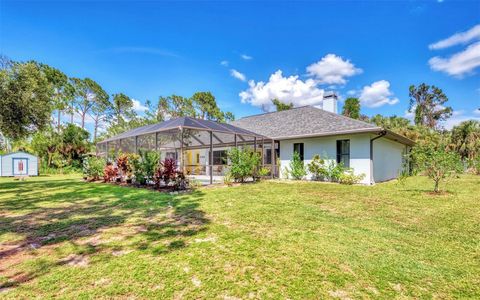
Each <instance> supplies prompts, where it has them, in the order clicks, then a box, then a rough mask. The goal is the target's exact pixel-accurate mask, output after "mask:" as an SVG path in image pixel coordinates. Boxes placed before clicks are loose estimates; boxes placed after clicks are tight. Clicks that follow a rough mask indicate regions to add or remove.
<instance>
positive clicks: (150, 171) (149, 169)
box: [130, 150, 160, 185]
mask: <svg viewBox="0 0 480 300" xmlns="http://www.w3.org/2000/svg"><path fill="white" fill-rule="evenodd" d="M138 153H139V155H138V156H132V157H131V158H130V160H131V163H132V165H133V175H134V176H135V182H136V183H138V184H141V185H145V184H147V182H148V181H151V180H153V176H154V175H155V171H156V169H157V167H158V163H159V161H160V155H159V154H158V153H157V152H155V151H142V150H140V151H139V152H138Z"/></svg>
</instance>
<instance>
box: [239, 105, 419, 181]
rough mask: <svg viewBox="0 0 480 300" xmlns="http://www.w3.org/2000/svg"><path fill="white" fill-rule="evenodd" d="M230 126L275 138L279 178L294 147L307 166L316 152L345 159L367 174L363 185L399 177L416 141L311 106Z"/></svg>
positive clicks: (272, 113)
mask: <svg viewBox="0 0 480 300" xmlns="http://www.w3.org/2000/svg"><path fill="white" fill-rule="evenodd" d="M331 107H333V106H331ZM232 125H234V126H238V127H240V128H244V129H247V130H250V131H253V132H256V133H258V134H261V135H264V136H267V137H269V138H271V139H273V140H275V142H276V146H275V149H276V154H277V157H278V158H279V161H280V168H281V170H280V172H279V174H278V175H279V177H280V178H282V176H283V174H284V172H283V170H284V169H285V168H286V167H288V166H289V165H290V161H291V159H292V156H293V153H294V151H297V152H298V153H299V154H300V157H301V158H302V159H303V160H304V162H305V164H308V163H309V162H310V161H311V159H312V158H313V156H314V155H316V154H319V155H321V156H322V157H328V158H330V159H332V160H336V161H337V162H343V164H344V165H345V166H347V167H350V168H353V170H354V173H355V174H357V175H359V174H362V173H363V174H365V177H364V179H363V180H362V181H361V183H363V184H374V183H375V182H382V181H387V180H390V179H394V178H397V176H398V175H399V172H400V171H401V170H402V168H403V166H404V157H405V156H404V155H405V154H406V153H408V152H409V151H410V147H411V146H413V144H414V143H413V141H411V140H409V139H408V138H406V137H404V136H401V135H399V134H396V133H393V132H391V131H388V130H385V129H383V128H381V127H378V126H376V125H373V124H370V123H367V122H363V121H359V120H355V119H351V118H348V117H345V116H343V115H339V114H336V113H335V112H329V111H326V110H323V109H321V108H317V107H314V106H303V107H298V108H293V109H290V110H285V111H278V112H271V113H264V114H260V115H254V116H249V117H245V118H241V119H239V120H237V121H234V122H233V123H232Z"/></svg>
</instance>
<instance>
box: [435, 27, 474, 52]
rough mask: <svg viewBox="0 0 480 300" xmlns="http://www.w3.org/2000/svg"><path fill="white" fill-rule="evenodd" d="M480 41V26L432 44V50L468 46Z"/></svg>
mask: <svg viewBox="0 0 480 300" xmlns="http://www.w3.org/2000/svg"><path fill="white" fill-rule="evenodd" d="M477 39H480V24H478V25H475V26H474V27H472V28H470V29H469V30H467V31H465V32H459V33H456V34H454V35H452V36H450V37H448V38H446V39H443V40H440V41H438V42H436V43H433V44H430V45H429V46H428V48H430V49H431V50H438V49H444V48H448V47H452V46H455V45H460V44H467V43H468V42H470V41H473V40H477Z"/></svg>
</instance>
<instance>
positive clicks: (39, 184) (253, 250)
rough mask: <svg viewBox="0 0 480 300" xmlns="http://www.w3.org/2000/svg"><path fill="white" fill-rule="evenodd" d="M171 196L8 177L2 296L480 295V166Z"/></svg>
mask: <svg viewBox="0 0 480 300" xmlns="http://www.w3.org/2000/svg"><path fill="white" fill-rule="evenodd" d="M431 188H432V183H431V182H429V181H428V180H427V179H426V178H424V177H414V178H409V179H408V180H407V182H406V184H405V186H403V187H402V186H399V185H397V184H395V183H394V182H389V183H383V184H378V185H376V186H373V187H366V186H342V185H335V184H322V183H308V182H297V183H289V182H261V183H258V184H246V185H242V186H238V187H230V188H202V189H200V190H197V191H195V192H194V193H192V194H183V195H175V196H172V195H167V194H161V193H158V192H154V191H148V190H143V189H135V188H126V187H119V186H114V185H107V184H98V183H84V182H82V181H81V180H80V178H78V177H76V176H73V175H69V176H52V177H38V178H30V179H28V181H26V182H17V181H13V180H12V179H0V298H6V299H19V298H34V297H38V298H52V297H60V298H129V297H132V298H137V299H147V298H167V299H168V298H174V299H181V298H183V299H199V298H203V299H216V298H219V299H237V298H242V299H260V298H261V299H279V298H283V299H286V298H289V299H318V298H337V299H348V298H351V299H357V298H372V299H392V298H399V299H403V298H427V299H430V298H440V299H446V298H472V299H473V298H477V299H478V298H479V297H480V242H479V241H480V177H478V176H477V177H475V176H468V175H465V176H462V177H461V178H459V179H455V180H454V181H452V182H451V183H450V184H449V185H448V186H447V190H448V191H449V193H445V194H442V195H438V196H436V195H431V194H429V193H428V191H429V190H430V189H431Z"/></svg>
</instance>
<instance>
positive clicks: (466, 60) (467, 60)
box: [428, 42, 480, 77]
mask: <svg viewBox="0 0 480 300" xmlns="http://www.w3.org/2000/svg"><path fill="white" fill-rule="evenodd" d="M428 63H429V64H430V68H432V70H434V71H441V72H445V73H447V74H449V75H452V76H457V77H462V76H463V75H464V74H469V73H472V72H473V71H474V69H475V68H477V67H479V66H480V42H476V43H474V44H472V45H470V46H468V47H467V49H465V50H464V51H462V52H458V53H456V54H454V55H452V56H450V57H448V58H442V57H439V56H435V57H432V58H431V59H430V60H429V61H428Z"/></svg>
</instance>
